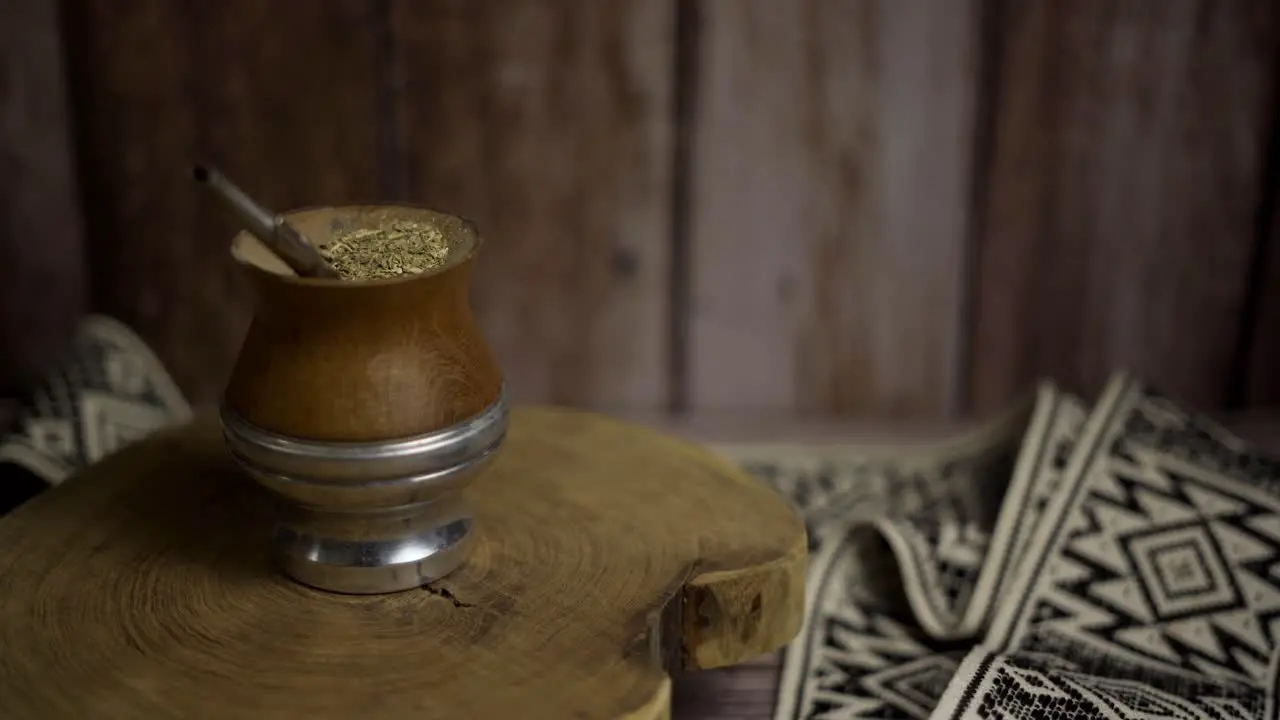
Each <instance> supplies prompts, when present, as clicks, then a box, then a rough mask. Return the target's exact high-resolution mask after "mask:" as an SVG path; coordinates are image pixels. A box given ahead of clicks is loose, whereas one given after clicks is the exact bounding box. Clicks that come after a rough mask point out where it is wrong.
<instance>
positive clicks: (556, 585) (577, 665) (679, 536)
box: [0, 408, 806, 720]
mask: <svg viewBox="0 0 1280 720" xmlns="http://www.w3.org/2000/svg"><path fill="white" fill-rule="evenodd" d="M468 493H469V497H470V498H471V500H472V502H473V503H474V505H475V507H476V516H477V521H478V523H479V524H478V531H477V538H476V548H475V551H474V553H473V555H472V557H471V559H470V560H469V561H468V563H467V564H466V565H464V566H463V567H462V568H461V569H459V570H458V571H457V572H455V573H454V574H452V575H450V576H448V577H447V578H445V579H444V580H442V581H440V582H438V583H433V584H432V585H429V586H427V587H424V588H423V589H421V590H410V591H406V592H402V593H396V594H391V595H379V596H349V595H336V594H330V593H325V592H321V591H317V590H312V589H309V588H307V587H304V586H302V585H299V584H296V583H294V582H292V581H290V580H288V579H286V578H285V577H283V576H282V575H280V574H279V573H277V572H275V570H274V569H273V568H272V567H271V566H270V562H269V560H268V558H267V556H266V549H267V539H268V536H269V533H270V530H271V525H272V513H271V507H270V501H269V499H268V498H267V497H265V495H264V494H263V491H261V490H259V488H258V487H257V486H256V485H255V484H253V483H252V482H251V481H250V480H249V479H248V478H246V477H244V476H242V475H241V474H240V473H239V472H237V471H236V470H235V468H234V467H233V465H232V464H231V462H230V459H229V458H228V457H227V454H226V451H225V450H224V447H223V444H222V439H221V437H220V434H219V428H218V426H217V424H216V422H215V421H214V420H212V419H211V418H209V417H207V416H206V417H203V418H201V419H199V420H197V421H196V422H195V423H194V424H192V425H190V426H186V427H183V428H178V429H175V430H173V431H170V432H166V433H164V434H161V435H158V436H155V437H153V438H151V439H148V440H146V441H143V442H141V443H139V444H137V445H135V446H132V447H130V448H129V449H126V450H124V451H122V452H120V453H118V454H116V455H113V456H112V457H110V458H108V459H107V460H105V461H103V462H102V463H100V464H98V465H96V466H94V467H92V468H90V469H89V470H88V471H86V472H85V473H83V474H82V475H81V476H79V477H78V478H76V479H75V480H73V481H71V482H68V483H67V484H65V485H63V486H61V487H59V488H58V489H56V490H53V491H51V492H49V493H47V494H46V495H44V496H42V497H40V498H37V499H36V500H34V501H32V502H30V503H28V504H27V505H25V506H23V507H22V508H20V509H19V510H17V511H15V512H14V513H13V514H11V515H10V516H8V517H7V518H5V519H4V520H3V521H0V577H3V578H5V580H6V583H5V584H6V592H4V593H2V594H0V648H3V652H2V653H0V697H2V698H4V701H3V704H4V706H5V715H6V717H12V718H28V717H39V718H70V717H77V718H79V717H95V718H138V717H147V718H160V717H177V716H182V717H218V718H225V717H254V718H291V719H292V718H300V717H306V718H326V717H335V718H337V717H341V718H348V717H367V718H415V719H417V718H455V719H456V718H504V717H520V718H554V719H555V720H563V719H565V718H584V719H585V718H607V719H609V720H615V719H619V718H628V719H634V720H642V719H643V720H649V719H650V718H666V717H668V716H669V705H670V679H669V677H668V673H669V672H671V671H674V670H678V669H698V668H710V667H717V666H723V665H728V664H732V663H736V662H741V661H743V660H747V659H750V658H752V657H755V656H757V655H759V654H760V653H763V652H768V651H770V650H774V649H777V648H779V647H781V646H782V645H784V644H785V643H786V642H787V641H789V640H790V639H791V638H792V637H793V636H794V634H795V633H796V632H797V630H798V629H799V627H800V623H801V619H802V614H803V605H804V579H803V578H804V565H805V559H806V558H805V556H806V542H805V534H804V528H803V525H802V523H801V521H800V519H799V518H798V516H797V515H796V514H795V513H794V512H793V511H792V510H791V509H790V507H789V506H788V505H787V504H786V503H785V502H784V501H783V500H782V499H781V498H780V497H779V496H777V495H776V494H775V493H774V492H773V491H772V490H770V489H768V488H767V487H765V486H763V485H761V484H758V483H757V482H755V481H754V480H752V479H751V478H750V477H748V476H746V475H745V474H744V473H742V472H740V471H738V470H737V469H736V468H734V467H732V466H731V465H729V464H728V463H726V462H724V461H721V460H719V459H717V458H716V457H715V456H713V455H712V454H710V453H709V452H707V451H704V450H701V449H699V448H697V447H695V446H693V445H689V444H686V443H684V442H681V441H679V440H675V439H672V438H667V437H664V436H662V435H659V434H657V433H654V432H652V431H648V430H644V429H641V428H639V427H635V426H631V425H627V424H623V423H619V422H615V421H612V420H608V419H606V418H603V417H599V416H595V415H590V414H586V413H579V412H574V411H568V410H557V409H546V408H521V409H517V410H516V411H515V412H514V413H513V414H512V418H511V429H510V434H509V437H508V440H507V444H506V446H505V447H504V449H503V450H502V452H501V455H500V457H499V458H498V460H497V461H496V462H495V463H494V465H493V466H492V469H491V470H489V471H488V472H487V473H486V474H485V475H484V476H482V477H481V478H479V479H477V480H476V482H475V484H474V485H473V486H472V487H471V488H469V490H468Z"/></svg>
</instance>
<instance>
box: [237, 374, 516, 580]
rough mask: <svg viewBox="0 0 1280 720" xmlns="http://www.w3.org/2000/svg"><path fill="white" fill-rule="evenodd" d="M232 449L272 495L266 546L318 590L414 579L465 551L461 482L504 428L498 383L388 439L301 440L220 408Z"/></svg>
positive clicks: (436, 573)
mask: <svg viewBox="0 0 1280 720" xmlns="http://www.w3.org/2000/svg"><path fill="white" fill-rule="evenodd" d="M221 417H222V426H223V435H224V437H225V438H226V441H227V445H228V447H229V448H230V450H231V453H232V456H233V457H234V458H235V459H236V461H237V462H238V463H239V464H240V466H241V467H243V468H244V469H245V470H246V471H247V472H248V473H249V474H250V475H252V476H253V477H254V478H255V479H256V480H257V481H258V482H259V483H261V484H262V485H264V486H265V487H266V488H267V489H268V490H270V491H271V492H272V493H273V494H274V495H275V496H276V497H277V498H278V499H279V501H280V502H279V523H278V525H277V527H276V532H275V535H274V536H273V538H272V541H271V549H272V553H273V555H274V556H275V558H276V560H277V562H278V563H279V565H280V567H281V569H282V570H283V571H284V572H285V573H286V574H287V575H289V576H290V577H292V578H293V579H295V580H297V581H298V582H301V583H303V584H306V585H310V586H312V587H315V588H319V589H321V590H330V591H333V592H342V593H358V594H372V593H386V592H397V591H400V590H408V589H410V588H415V587H421V586H422V585H425V584H427V583H429V582H432V581H434V580H438V579H440V578H441V577H444V576H445V575H447V574H449V573H450V572H452V571H454V570H455V569H457V568H458V566H459V565H461V564H462V563H463V562H464V561H465V560H466V558H467V556H468V554H469V553H470V549H471V546H472V536H473V527H474V523H475V520H474V517H473V515H472V512H471V508H470V506H469V505H468V504H467V502H466V500H465V498H464V497H463V495H462V493H461V490H462V488H463V487H464V486H465V485H466V484H468V483H469V482H470V481H471V480H472V479H473V478H474V477H475V476H476V475H477V474H478V473H479V472H480V470H481V469H483V468H484V466H485V465H487V464H488V463H489V462H490V461H491V460H492V459H493V457H494V454H495V453H496V452H497V450H498V448H499V447H500V446H501V444H502V440H503V438H504V437H505V435H506V428H507V404H506V397H505V393H504V394H503V395H500V396H499V398H498V400H497V401H496V402H494V403H493V404H492V405H490V406H489V407H488V408H487V409H485V411H484V412H482V413H480V414H479V415H477V416H475V417H474V418H471V419H469V420H467V421H465V422H462V423H459V424H457V425H455V426H453V427H449V428H446V429H444V430H441V431H438V432H434V433H430V434H428V435H421V436H418V437H412V438H404V439H401V440H393V441H387V442H374V443H331V442H316V441H308V440H300V439H297V438H289V437H285V436H282V435H277V434H275V433H271V432H268V431H266V430H263V429H261V428H258V427H255V426H253V425H250V424H249V423H248V422H246V421H245V420H244V419H243V418H241V417H239V416H238V415H237V414H236V413H235V412H233V411H231V410H230V409H228V408H226V407H225V406H224V407H223V408H222V412H221Z"/></svg>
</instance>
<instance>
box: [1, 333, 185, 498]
mask: <svg viewBox="0 0 1280 720" xmlns="http://www.w3.org/2000/svg"><path fill="white" fill-rule="evenodd" d="M190 416H191V408H190V407H189V406H188V405H187V401H186V400H185V399H183V397H182V393H181V392H179V391H178V388H177V386H176V385H174V383H173V379H172V378H171V377H169V373H168V372H167V371H166V370H165V369H164V366H163V365H161V364H160V361H159V360H158V359H157V358H156V356H155V354H154V353H152V352H151V350H150V348H148V347H147V346H146V344H145V343H143V342H142V340H141V339H140V338H138V336H137V335H135V334H134V333H133V331H131V330H130V329H129V328H127V327H125V326H124V325H123V324H121V323H119V322H117V321H115V320H112V319H111V318H107V317H102V316H90V317H88V318H86V319H85V320H84V321H83V322H82V323H81V324H80V326H79V327H78V328H77V330H76V335H75V338H74V340H73V343H72V350H71V353H70V355H69V356H68V357H67V358H65V359H64V361H63V362H62V363H61V364H60V365H59V366H58V367H56V368H54V369H53V370H52V371H51V372H50V373H49V374H48V375H47V376H46V377H45V378H44V380H43V381H42V382H41V383H40V384H39V386H37V387H36V388H34V389H33V390H32V392H31V394H30V396H29V397H27V398H26V400H25V402H24V404H23V407H22V410H21V412H20V414H19V416H18V418H17V422H16V424H15V426H14V427H13V429H12V431H11V432H10V434H9V435H8V436H7V437H4V438H3V439H0V514H3V513H5V512H8V511H10V510H12V509H13V508H15V507H17V506H18V505H21V504H22V503H24V502H26V501H27V500H30V499H31V498H33V497H35V496H36V495H38V494H39V493H40V492H41V491H43V490H45V489H47V488H49V487H51V486H54V485H57V484H59V483H61V482H62V481H63V479H65V478H66V477H67V476H68V475H69V474H71V473H72V472H74V471H75V470H77V469H79V468H81V467H84V466H86V465H89V464H91V463H94V462H97V461H98V460H99V459H101V458H102V457H104V456H106V455H107V454H109V453H111V452H114V451H115V450H117V449H119V448H120V447H122V446H124V445H127V444H129V443H131V442H133V441H135V440H138V439H140V438H142V437H143V436H145V435H148V434H150V433H152V432H154V431H156V430H158V429H160V428H163V427H166V426H168V425H172V424H175V423H180V422H184V421H185V420H187V419H188V418H189V417H190Z"/></svg>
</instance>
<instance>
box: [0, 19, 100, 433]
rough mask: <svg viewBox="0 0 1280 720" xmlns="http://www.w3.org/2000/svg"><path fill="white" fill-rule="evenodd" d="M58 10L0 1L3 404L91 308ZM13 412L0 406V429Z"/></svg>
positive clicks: (62, 345) (66, 343)
mask: <svg viewBox="0 0 1280 720" xmlns="http://www.w3.org/2000/svg"><path fill="white" fill-rule="evenodd" d="M62 52H63V47H62V38H61V35H60V33H59V24H58V3H57V2H54V0H0V348H3V350H2V351H0V398H5V397H11V396H13V395H15V394H17V393H19V392H21V391H24V390H25V389H26V387H27V386H28V385H29V384H30V383H32V382H34V381H36V380H38V379H39V377H40V376H41V374H42V373H44V372H45V370H46V369H47V368H48V367H49V365H50V363H51V362H53V361H55V360H56V359H57V358H58V356H59V355H60V354H61V353H62V352H64V351H65V350H67V349H68V348H69V347H70V342H71V336H72V332H73V330H74V326H75V323H76V322H77V321H79V319H80V317H81V315H82V314H83V313H84V311H85V309H86V300H87V292H86V288H85V281H86V273H85V258H84V245H83V238H82V226H81V218H80V207H79V197H78V196H77V189H78V188H77V186H76V183H75V179H74V178H75V175H74V170H73V157H72V155H73V152H72V150H73V149H72V144H71V134H70V121H69V119H68V110H67V102H66V96H65V76H64V69H63V59H62ZM11 412H12V408H11V407H10V406H9V404H8V403H7V402H6V401H5V400H3V399H0V426H5V425H7V419H8V417H9V415H10V414H11Z"/></svg>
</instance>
